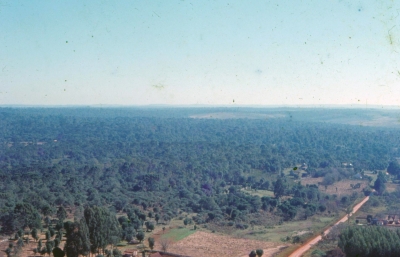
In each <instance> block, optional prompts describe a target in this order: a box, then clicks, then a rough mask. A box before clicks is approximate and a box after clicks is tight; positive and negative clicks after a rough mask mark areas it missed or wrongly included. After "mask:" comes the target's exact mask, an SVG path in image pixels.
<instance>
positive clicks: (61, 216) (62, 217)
mask: <svg viewBox="0 0 400 257" xmlns="http://www.w3.org/2000/svg"><path fill="white" fill-rule="evenodd" d="M56 215H57V219H58V220H59V221H61V222H63V221H64V220H65V218H66V217H67V211H66V210H65V209H64V207H62V206H60V207H59V208H58V210H57V214H56Z"/></svg>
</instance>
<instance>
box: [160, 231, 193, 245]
mask: <svg viewBox="0 0 400 257" xmlns="http://www.w3.org/2000/svg"><path fill="white" fill-rule="evenodd" d="M195 232H196V230H194V229H189V228H173V229H170V230H169V231H168V232H167V233H165V234H164V235H162V236H161V238H165V239H171V240H173V241H175V242H177V241H180V240H182V239H184V238H185V237H187V236H190V235H191V234H193V233H195Z"/></svg>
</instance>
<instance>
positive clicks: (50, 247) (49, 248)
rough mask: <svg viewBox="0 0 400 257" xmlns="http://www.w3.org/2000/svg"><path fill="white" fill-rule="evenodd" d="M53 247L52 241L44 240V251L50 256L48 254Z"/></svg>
mask: <svg viewBox="0 0 400 257" xmlns="http://www.w3.org/2000/svg"><path fill="white" fill-rule="evenodd" d="M53 248H54V241H50V240H48V241H47V242H46V253H47V254H48V255H49V256H50V254H51V253H52V252H53Z"/></svg>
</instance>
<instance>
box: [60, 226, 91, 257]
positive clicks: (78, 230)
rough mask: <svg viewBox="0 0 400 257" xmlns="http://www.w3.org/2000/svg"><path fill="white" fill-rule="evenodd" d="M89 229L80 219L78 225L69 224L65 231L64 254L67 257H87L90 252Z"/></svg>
mask: <svg viewBox="0 0 400 257" xmlns="http://www.w3.org/2000/svg"><path fill="white" fill-rule="evenodd" d="M89 236H90V235H89V229H88V227H87V225H86V221H85V220H84V219H82V220H81V221H80V222H79V223H77V222H74V223H71V224H69V226H68V227H67V229H66V238H67V240H66V242H65V246H64V249H65V253H66V255H67V257H76V256H78V255H85V256H86V255H88V254H89V252H90V243H91V242H90V238H89Z"/></svg>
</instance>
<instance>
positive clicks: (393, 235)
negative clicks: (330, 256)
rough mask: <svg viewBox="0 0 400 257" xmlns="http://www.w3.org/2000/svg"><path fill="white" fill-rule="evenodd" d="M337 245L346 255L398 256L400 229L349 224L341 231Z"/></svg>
mask: <svg viewBox="0 0 400 257" xmlns="http://www.w3.org/2000/svg"><path fill="white" fill-rule="evenodd" d="M338 245H339V247H340V248H341V249H342V250H343V252H344V253H345V254H346V256H348V257H353V256H354V257H356V256H363V257H396V256H400V230H398V229H396V230H390V229H387V228H384V227H379V226H368V227H365V226H363V227H359V226H350V227H348V228H346V229H344V230H343V231H342V232H341V234H340V236H339V243H338Z"/></svg>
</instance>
